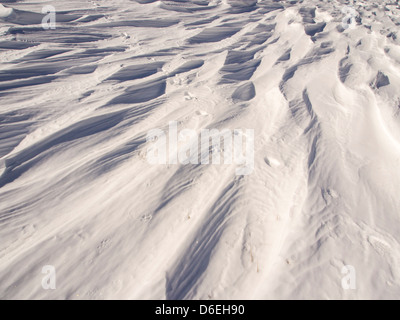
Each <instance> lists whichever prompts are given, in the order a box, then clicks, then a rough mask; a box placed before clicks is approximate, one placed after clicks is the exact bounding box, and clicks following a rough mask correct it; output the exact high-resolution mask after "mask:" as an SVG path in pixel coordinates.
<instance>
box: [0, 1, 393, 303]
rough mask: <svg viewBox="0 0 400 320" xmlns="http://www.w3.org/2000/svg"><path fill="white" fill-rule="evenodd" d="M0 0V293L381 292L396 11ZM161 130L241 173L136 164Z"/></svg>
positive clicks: (388, 5)
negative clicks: (176, 132) (234, 138)
mask: <svg viewBox="0 0 400 320" xmlns="http://www.w3.org/2000/svg"><path fill="white" fill-rule="evenodd" d="M0 2H1V3H2V4H3V5H2V6H0V23H1V24H0V34H1V40H0V59H1V60H0V61H1V64H0V239H1V244H0V298H2V299H15V298H16V299H117V298H122V299H308V298H310V299H361V298H363V299H380V298H388V299H397V298H399V297H400V238H399V237H400V236H399V235H400V198H399V195H398V190H400V171H399V169H398V168H399V166H400V90H399V88H400V40H399V38H398V37H399V32H398V31H399V24H400V7H399V6H398V5H397V4H396V3H395V2H396V1H389V0H387V1H382V0H381V1H344V0H342V1H339V0H330V1H328V0H324V1H317V0H310V1H304V2H303V1H272V0H260V1H256V0H247V1H244V0H213V1H206V0H191V1H178V0H175V1H154V0H140V1H139V0H136V1H122V0H107V1H105V0H103V1H102V0H93V1H78V0H71V1H57V2H54V3H51V2H49V1H18V0H17V1H0ZM49 4H50V5H54V6H55V7H56V9H57V28H56V29H55V30H44V29H42V28H41V25H40V24H41V21H42V19H43V17H44V15H43V14H42V13H41V12H42V7H43V6H45V5H49ZM350 4H351V5H352V7H353V8H354V9H355V10H356V11H357V13H358V15H359V16H358V17H357V19H356V21H357V22H356V25H355V27H354V28H349V29H345V28H343V21H344V18H345V13H343V11H342V10H343V8H345V7H346V6H348V5H350ZM10 8H12V9H13V10H11V9H10ZM170 121H177V122H178V123H179V129H184V128H189V129H192V130H197V132H200V130H201V129H203V128H216V129H221V130H222V129H224V128H229V129H232V130H233V129H254V130H255V170H254V172H253V174H251V175H249V176H236V175H235V169H236V165H208V166H207V165H151V164H149V163H148V162H147V160H146V150H147V148H148V146H149V143H147V142H146V134H147V133H148V132H149V131H150V130H151V129H154V128H160V129H166V128H167V127H168V123H169V122H170ZM45 265H52V266H54V267H55V268H56V275H57V288H56V290H44V289H43V288H42V285H41V282H42V278H43V277H44V274H42V268H43V266H45ZM346 265H351V266H354V268H355V270H356V272H357V289H356V290H344V289H343V288H342V278H343V277H344V275H343V274H342V273H341V272H342V268H343V267H344V266H346Z"/></svg>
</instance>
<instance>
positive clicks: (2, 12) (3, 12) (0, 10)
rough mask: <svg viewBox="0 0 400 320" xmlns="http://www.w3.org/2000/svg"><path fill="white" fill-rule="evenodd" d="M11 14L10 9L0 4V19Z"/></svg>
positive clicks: (11, 10)
mask: <svg viewBox="0 0 400 320" xmlns="http://www.w3.org/2000/svg"><path fill="white" fill-rule="evenodd" d="M12 12H13V9H12V8H7V7H5V6H3V5H2V4H1V3H0V18H6V17H8V16H10V15H11V14H12Z"/></svg>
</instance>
